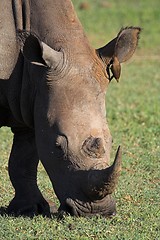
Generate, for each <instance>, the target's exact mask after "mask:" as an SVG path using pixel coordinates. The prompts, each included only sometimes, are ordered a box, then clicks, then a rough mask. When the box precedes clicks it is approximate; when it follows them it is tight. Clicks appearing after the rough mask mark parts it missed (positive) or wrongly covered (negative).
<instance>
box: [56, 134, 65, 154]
mask: <svg viewBox="0 0 160 240" xmlns="http://www.w3.org/2000/svg"><path fill="white" fill-rule="evenodd" d="M56 147H57V148H59V149H60V150H62V151H63V155H64V156H67V149H68V142H67V138H66V137H65V136H61V135H60V136H58V137H57V140H56Z"/></svg>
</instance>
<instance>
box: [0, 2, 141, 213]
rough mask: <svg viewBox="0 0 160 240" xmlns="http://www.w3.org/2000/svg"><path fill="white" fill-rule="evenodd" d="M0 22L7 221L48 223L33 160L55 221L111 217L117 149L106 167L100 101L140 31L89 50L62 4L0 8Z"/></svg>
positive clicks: (107, 145)
mask: <svg viewBox="0 0 160 240" xmlns="http://www.w3.org/2000/svg"><path fill="white" fill-rule="evenodd" d="M11 2H12V3H11ZM106 14H107V12H106ZM0 18H1V19H0V20H1V21H0V24H1V25H0V35H1V40H0V78H1V79H2V80H0V127H1V126H8V127H11V129H12V132H13V133H14V140H13V146H12V151H11V154H10V158H9V175H10V179H11V182H12V184H13V187H14V188H15V197H14V198H13V200H12V201H11V202H10V204H9V207H8V213H13V214H15V215H16V216H17V215H27V216H33V215H35V214H43V215H47V216H50V208H49V204H48V203H47V201H46V200H45V199H44V198H43V196H42V194H41V192H40V190H39V189H38V186H37V181H36V178H37V165H38V161H39V159H40V160H41V161H42V163H43V165H44V167H45V169H46V171H47V173H48V175H49V178H50V180H51V182H52V184H53V188H54V190H55V193H56V195H57V197H58V199H59V201H60V207H59V214H60V215H63V213H65V212H66V213H69V214H71V215H75V216H85V215H94V214H100V215H103V216H110V215H114V214H115V212H116V207H115V201H114V199H113V198H112V196H111V194H112V193H113V192H114V190H115V187H116V184H117V181H118V176H119V174H120V170H121V149H120V147H119V149H118V151H117V154H116V157H115V161H114V163H113V165H112V166H110V167H109V156H110V150H111V143H112V138H111V134H110V131H109V128H108V125H107V123H106V112H105V93H106V89H107V87H108V84H109V82H110V80H111V79H112V78H113V77H114V78H116V79H117V80H118V79H119V77H120V69H121V67H120V63H122V62H124V61H127V60H128V59H129V58H130V57H131V56H132V55H133V53H134V51H135V49H136V46H137V41H138V34H139V32H140V28H137V27H130V28H125V29H122V30H121V31H120V33H119V34H118V35H117V37H116V38H115V39H113V40H112V41H111V42H110V43H109V44H107V45H105V46H104V47H102V48H100V49H97V50H94V49H93V48H91V47H90V45H89V43H88V40H87V38H86V36H85V34H84V32H83V29H82V26H81V24H80V22H79V20H78V19H77V16H76V14H75V12H74V9H73V6H72V3H71V1H70V0H44V1H37V0H31V1H30V2H29V1H27V0H26V1H19V0H14V1H9V0H7V1H6V0H1V2H0ZM17 30H19V31H18V34H17V35H16V31H17ZM20 30H23V31H20ZM30 31H31V32H32V33H30Z"/></svg>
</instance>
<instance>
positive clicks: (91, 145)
mask: <svg viewBox="0 0 160 240" xmlns="http://www.w3.org/2000/svg"><path fill="white" fill-rule="evenodd" d="M82 149H83V151H84V152H85V153H86V154H87V155H89V156H90V157H93V158H100V157H102V156H103V154H104V153H105V150H104V147H103V140H102V139H101V138H94V137H92V136H90V137H89V138H87V139H86V140H85V142H84V143H83V146H82Z"/></svg>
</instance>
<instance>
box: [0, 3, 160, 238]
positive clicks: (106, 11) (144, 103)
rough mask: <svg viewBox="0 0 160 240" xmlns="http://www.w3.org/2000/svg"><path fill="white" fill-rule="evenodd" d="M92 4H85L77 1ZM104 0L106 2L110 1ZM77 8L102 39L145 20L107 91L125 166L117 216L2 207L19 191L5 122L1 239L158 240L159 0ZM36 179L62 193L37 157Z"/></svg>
mask: <svg viewBox="0 0 160 240" xmlns="http://www.w3.org/2000/svg"><path fill="white" fill-rule="evenodd" d="M82 2H87V3H88V4H90V7H89V8H87V9H86V10H85V9H84V10H82V9H81V10H80V9H79V4H80V3H82ZM104 2H105V3H106V2H107V3H108V4H109V5H108V7H104V5H103V4H104ZM73 3H74V4H75V6H76V9H77V11H78V15H79V17H80V19H81V21H82V23H83V25H84V27H85V30H86V32H87V34H88V35H89V38H90V41H91V42H92V44H93V45H94V46H97V47H99V46H101V45H104V44H105V43H106V42H107V41H109V40H110V39H112V38H113V37H114V36H115V35H116V34H117V32H118V31H119V29H120V28H121V27H122V26H126V25H139V26H141V27H142V28H143V32H142V35H141V39H140V45H139V49H138V51H137V52H136V56H135V57H133V58H132V60H131V61H130V62H129V63H127V64H123V69H122V70H123V71H122V77H121V80H120V83H119V84H117V83H116V82H115V81H114V80H113V81H112V82H111V84H110V86H109V89H108V91H107V95H106V105H107V119H108V122H109V127H110V130H111V132H112V135H113V139H114V142H113V151H112V155H113V156H114V153H115V150H116V147H117V146H118V145H119V144H121V145H122V147H123V169H122V174H121V177H120V181H119V186H118V188H117V190H116V192H115V198H116V200H117V216H116V217H114V218H112V219H105V218H101V217H92V218H82V217H81V218H78V219H77V218H72V217H66V218H65V219H64V220H63V221H57V219H56V218H54V217H53V218H52V219H47V218H42V217H41V216H38V217H34V218H33V219H29V218H23V217H19V218H13V217H9V216H7V215H5V214H4V213H5V211H4V207H5V206H7V205H8V203H9V201H10V200H11V199H12V197H13V196H14V190H13V188H12V186H11V183H10V181H9V177H8V173H7V161H8V156H9V153H10V149H11V143H12V134H11V132H10V130H9V129H8V128H1V129H0V201H1V208H0V226H1V227H0V239H1V240H3V239H4V240H6V239H7V240H10V239H25V240H26V239H40V240H41V239H42V240H43V239H45V240H49V239H54V240H56V239H57V240H58V239H61V240H66V239H67V240H72V239H74V240H75V239H76V240H77V239H80V240H92V239H94V240H105V239H110V240H117V239H119V240H133V239H134V240H139V239H141V240H151V239H153V240H159V239H160V231H159V229H160V223H159V216H160V209H159V196H160V195H159V194H160V175H159V172H160V169H159V168H160V167H159V159H160V107H159V104H160V94H159V92H160V77H159V76H160V68H159V64H160V58H159V56H158V52H159V50H160V46H159V35H158V33H159V32H160V29H159V24H158V23H159V20H160V19H159V18H160V15H159V7H160V3H159V1H158V0H153V1H152V4H151V3H150V1H149V0H145V1H134V0H130V1H127V0H123V1H122V0H119V1H117V0H113V1H109V0H108V1H104V0H86V1H81V0H74V1H73ZM38 184H39V187H40V189H41V191H42V192H43V194H44V195H45V196H46V197H47V198H49V199H51V200H53V201H55V202H56V203H57V206H58V200H57V199H56V196H55V194H54V192H53V190H52V186H51V183H50V181H49V179H48V176H47V174H46V172H45V170H44V169H43V167H42V165H41V164H40V165H39V173H38Z"/></svg>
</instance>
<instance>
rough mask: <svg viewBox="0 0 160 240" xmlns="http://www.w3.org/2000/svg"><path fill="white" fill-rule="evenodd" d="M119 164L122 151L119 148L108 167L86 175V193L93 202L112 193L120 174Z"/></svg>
mask: <svg viewBox="0 0 160 240" xmlns="http://www.w3.org/2000/svg"><path fill="white" fill-rule="evenodd" d="M121 162H122V151H121V147H120V146H119V147H118V149H117V153H116V156H115V160H114V162H113V164H112V165H111V166H110V167H107V168H106V169H102V170H92V171H90V172H89V173H88V184H87V193H88V195H89V196H90V197H91V198H92V199H93V200H98V199H103V198H104V197H105V196H106V195H108V194H112V193H113V192H114V190H115V188H116V185H117V183H118V178H119V176H120V172H121Z"/></svg>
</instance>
